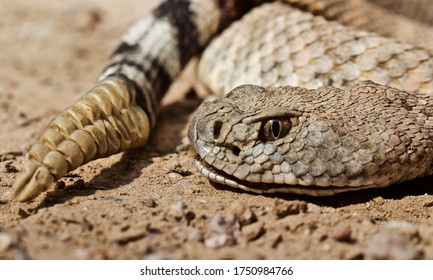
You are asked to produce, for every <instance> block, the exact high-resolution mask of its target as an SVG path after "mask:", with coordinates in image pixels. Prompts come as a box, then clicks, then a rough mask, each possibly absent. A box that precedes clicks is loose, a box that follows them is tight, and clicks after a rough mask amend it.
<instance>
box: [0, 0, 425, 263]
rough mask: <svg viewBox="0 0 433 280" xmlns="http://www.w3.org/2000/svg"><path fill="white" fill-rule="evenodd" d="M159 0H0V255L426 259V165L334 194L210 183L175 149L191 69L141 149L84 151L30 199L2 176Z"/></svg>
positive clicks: (188, 102)
mask: <svg viewBox="0 0 433 280" xmlns="http://www.w3.org/2000/svg"><path fill="white" fill-rule="evenodd" d="M157 2H159V1H149V0H146V1H142V0H128V1H124V0H92V1H89V0H74V1H72V0H65V1H55V0H40V1H32V0H17V1H4V2H3V3H2V9H0V45H1V50H2V51H1V52H0V62H1V64H0V65H1V67H0V259H27V258H29V259H371V258H373V259H374V258H391V259H393V258H395V259H399V258H401V259H419V258H421V259H422V258H427V259H433V216H432V212H433V187H432V178H431V177H429V178H423V179H420V180H416V181H412V182H409V183H407V184H403V185H399V186H394V187H391V188H388V189H383V190H372V191H361V192H355V193H348V194H343V195H338V196H333V197H324V198H310V197H304V196H291V195H284V196H279V197H275V196H260V195H253V194H248V193H242V192H237V191H233V190H229V189H225V188H221V187H214V186H212V185H211V184H210V183H209V182H208V181H207V180H205V179H204V178H203V177H202V176H201V175H200V174H199V173H198V172H197V171H196V170H195V169H194V167H193V165H192V163H191V159H192V157H193V152H192V150H191V149H186V150H183V151H180V152H176V147H177V146H179V145H180V144H182V138H183V137H184V136H185V132H186V127H187V124H188V121H189V118H190V116H191V114H192V112H193V111H194V110H195V108H196V107H197V106H198V104H199V103H200V100H199V99H198V98H192V97H189V95H187V94H185V93H186V92H187V91H188V87H189V86H190V82H191V80H192V77H191V75H184V77H183V78H182V80H181V81H180V82H179V83H177V84H176V85H174V86H173V87H172V90H171V93H170V95H169V96H168V98H167V99H166V100H165V101H164V104H165V105H164V106H163V108H162V110H161V114H160V117H161V120H160V121H159V123H158V125H157V129H156V131H155V133H154V135H153V137H152V139H151V141H150V143H149V145H148V146H147V147H145V148H143V149H137V150H133V151H129V152H127V153H124V154H121V155H116V156H113V157H110V158H107V159H102V160H97V161H94V162H91V163H89V164H87V165H85V166H83V167H80V168H78V169H77V170H75V171H74V172H72V173H70V174H68V175H67V176H66V177H64V178H63V179H62V180H61V181H59V182H58V183H57V184H56V185H55V186H53V188H51V189H50V191H49V192H48V193H46V194H44V195H42V196H40V197H38V198H37V199H36V200H35V201H34V202H32V203H29V204H26V203H18V202H16V201H14V200H13V199H12V197H11V185H12V183H13V181H14V178H15V177H16V176H17V174H18V173H17V172H18V170H19V169H20V163H21V161H22V160H23V151H25V149H26V148H27V147H28V145H29V144H30V143H32V142H33V141H35V140H36V139H37V137H38V135H40V134H41V133H42V131H43V129H44V128H45V127H46V125H47V124H48V122H49V121H50V119H52V118H53V117H54V116H55V115H56V114H58V113H59V112H60V111H61V110H62V109H63V108H64V107H66V106H67V105H68V104H70V103H72V102H73V101H74V100H76V99H78V98H79V97H80V96H81V95H82V94H83V93H84V92H86V91H87V90H88V89H90V88H91V87H92V85H93V84H94V82H95V79H96V77H97V75H98V74H99V71H100V70H101V69H102V68H103V66H104V63H105V61H106V59H107V57H108V56H109V55H110V53H111V52H112V51H113V50H114V49H115V47H116V45H117V44H118V42H119V40H120V39H119V38H120V37H121V35H122V33H123V32H124V31H125V30H126V28H127V26H129V25H130V24H131V23H132V22H133V21H134V20H136V19H138V18H139V17H140V16H141V15H143V14H145V13H146V12H147V11H149V10H150V9H152V8H153V7H155V5H156V4H157Z"/></svg>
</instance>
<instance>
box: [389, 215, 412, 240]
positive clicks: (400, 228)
mask: <svg viewBox="0 0 433 280" xmlns="http://www.w3.org/2000/svg"><path fill="white" fill-rule="evenodd" d="M384 228H386V229H388V230H391V231H397V232H399V233H401V234H403V235H405V236H406V238H408V239H410V240H412V239H414V238H419V233H418V229H417V228H416V227H415V225H413V224H411V223H409V222H406V221H398V220H394V221H389V222H387V223H386V224H385V225H384Z"/></svg>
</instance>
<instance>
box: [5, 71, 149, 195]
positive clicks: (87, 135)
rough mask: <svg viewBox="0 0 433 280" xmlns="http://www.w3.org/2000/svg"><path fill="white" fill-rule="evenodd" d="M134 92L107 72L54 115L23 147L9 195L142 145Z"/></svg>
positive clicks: (143, 121) (40, 188)
mask: <svg viewBox="0 0 433 280" xmlns="http://www.w3.org/2000/svg"><path fill="white" fill-rule="evenodd" d="M135 95H136V92H135V89H134V87H133V86H132V85H131V83H130V82H128V81H127V80H126V79H124V78H122V77H116V76H110V77H108V78H106V79H104V80H103V81H101V82H100V83H99V84H98V85H96V86H95V87H94V88H93V89H92V90H90V91H89V92H88V93H87V94H85V95H84V96H83V97H82V98H80V99H79V100H78V101H77V102H75V103H74V104H73V105H72V106H70V107H68V108H66V109H65V110H64V111H63V112H62V113H61V114H60V115H58V116H57V117H56V118H54V120H52V121H51V123H50V124H49V125H48V128H47V130H46V131H45V133H44V134H43V135H42V136H41V137H40V138H39V140H38V142H36V143H35V144H33V145H32V146H31V148H30V150H29V152H28V156H27V159H26V160H25V162H24V165H23V169H24V170H23V173H22V174H20V176H19V178H17V180H16V181H15V184H14V185H13V195H14V196H15V198H16V199H17V200H18V201H29V200H31V199H33V198H35V197H36V196H38V195H39V194H40V193H42V192H44V191H46V190H47V189H48V187H49V186H50V185H51V184H52V183H53V182H54V181H56V180H59V179H60V178H61V177H63V176H64V175H65V174H66V173H67V172H70V171H72V170H74V169H76V168H77V167H79V166H81V165H83V164H85V163H87V162H89V161H91V160H94V159H98V158H103V157H107V156H110V155H113V154H116V153H119V152H122V151H124V150H126V149H129V148H134V147H138V146H142V145H144V144H145V143H146V142H147V139H148V137H149V128H150V126H149V119H148V117H147V115H146V114H145V112H144V111H143V110H142V109H141V108H140V107H139V106H137V104H136V102H135V99H136V96H135Z"/></svg>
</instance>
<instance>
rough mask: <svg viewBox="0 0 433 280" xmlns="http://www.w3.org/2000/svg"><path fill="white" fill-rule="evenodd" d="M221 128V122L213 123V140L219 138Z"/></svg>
mask: <svg viewBox="0 0 433 280" xmlns="http://www.w3.org/2000/svg"><path fill="white" fill-rule="evenodd" d="M222 126H223V122H222V121H219V120H217V121H215V122H214V124H213V137H214V139H218V137H219V136H220V133H221V128H222Z"/></svg>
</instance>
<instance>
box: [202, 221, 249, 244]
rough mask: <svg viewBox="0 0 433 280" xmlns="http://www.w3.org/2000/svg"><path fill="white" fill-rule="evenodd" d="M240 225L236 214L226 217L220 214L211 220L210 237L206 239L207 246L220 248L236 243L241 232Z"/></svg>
mask: <svg viewBox="0 0 433 280" xmlns="http://www.w3.org/2000/svg"><path fill="white" fill-rule="evenodd" d="M239 228H240V225H239V222H238V221H237V219H236V217H235V216H229V217H227V218H224V217H223V216H221V215H220V214H217V215H215V217H214V218H213V219H212V220H211V221H210V223H209V226H208V230H209V232H210V237H209V238H207V239H206V240H205V241H204V245H205V246H206V247H207V248H218V247H222V246H225V245H232V244H235V243H236V240H237V238H239V236H240V235H241V234H240V229H239Z"/></svg>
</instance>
